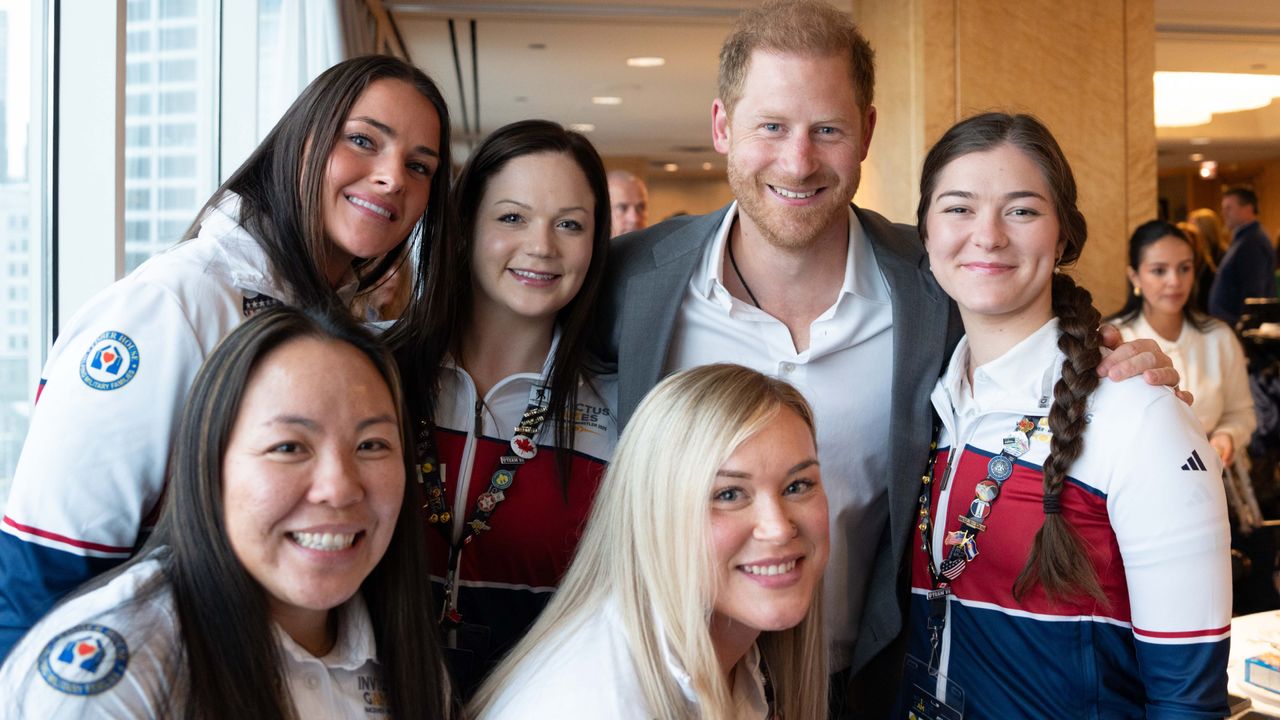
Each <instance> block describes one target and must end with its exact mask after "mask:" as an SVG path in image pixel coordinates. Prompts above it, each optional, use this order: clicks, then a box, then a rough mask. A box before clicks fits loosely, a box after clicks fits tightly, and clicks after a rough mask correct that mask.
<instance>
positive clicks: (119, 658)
mask: <svg viewBox="0 0 1280 720" xmlns="http://www.w3.org/2000/svg"><path fill="white" fill-rule="evenodd" d="M128 665H129V646H128V644H126V643H125V641H124V638H123V637H121V636H120V633H118V632H116V631H115V630H112V629H111V628H109V627H107V626H105V625H94V624H86V625H77V626H76V627H73V628H71V629H70V630H67V631H65V632H63V633H60V634H59V635H58V636H57V637H55V638H54V639H52V640H50V641H49V644H48V645H45V646H44V650H41V651H40V657H39V659H38V660H37V661H36V668H37V669H38V670H39V671H40V677H42V678H44V681H45V682H47V683H49V686H50V687H52V688H53V689H55V690H57V691H58V692H62V693H66V694H68V695H95V694H97V693H100V692H102V691H104V690H108V689H110V688H111V687H113V686H114V685H115V684H116V683H118V682H120V678H122V677H124V671H125V668H126V667H128Z"/></svg>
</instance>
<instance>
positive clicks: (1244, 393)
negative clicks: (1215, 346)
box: [1210, 331, 1258, 451]
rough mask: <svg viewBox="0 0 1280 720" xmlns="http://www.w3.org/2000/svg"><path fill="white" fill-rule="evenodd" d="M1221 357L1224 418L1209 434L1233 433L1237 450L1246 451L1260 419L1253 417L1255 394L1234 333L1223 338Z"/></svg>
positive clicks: (1232, 436)
mask: <svg viewBox="0 0 1280 720" xmlns="http://www.w3.org/2000/svg"><path fill="white" fill-rule="evenodd" d="M1218 357H1219V358H1220V360H1221V363H1222V367H1221V371H1222V418H1221V419H1219V420H1218V424H1217V426H1216V427H1214V428H1213V430H1212V431H1211V432H1210V434H1213V433H1217V432H1226V433H1230V434H1231V441H1232V442H1233V443H1235V446H1236V449H1237V450H1238V451H1243V450H1244V449H1245V448H1246V447H1248V445H1249V438H1250V437H1251V436H1252V435H1253V431H1254V428H1256V427H1257V426H1258V419H1257V416H1256V415H1255V414H1254V408H1253V394H1252V393H1251V392H1250V391H1249V374H1248V370H1247V366H1246V363H1245V359H1244V350H1243V349H1242V348H1241V347H1240V341H1239V340H1237V339H1236V336H1235V334H1234V333H1231V332H1229V331H1228V332H1227V333H1225V334H1224V335H1223V336H1222V338H1221V348H1220V352H1219V353H1218Z"/></svg>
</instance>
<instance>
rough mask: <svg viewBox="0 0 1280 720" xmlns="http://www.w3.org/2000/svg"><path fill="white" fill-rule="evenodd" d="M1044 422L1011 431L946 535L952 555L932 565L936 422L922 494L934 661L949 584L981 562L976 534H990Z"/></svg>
mask: <svg viewBox="0 0 1280 720" xmlns="http://www.w3.org/2000/svg"><path fill="white" fill-rule="evenodd" d="M1042 423H1045V424H1047V421H1046V419H1045V418H1041V417H1032V416H1023V417H1022V419H1020V420H1018V423H1017V424H1016V425H1015V426H1014V428H1013V430H1012V431H1010V432H1009V434H1007V435H1005V436H1004V439H1003V440H1002V442H1001V444H1002V446H1003V447H1002V448H1001V450H1000V454H999V455H995V456H993V457H992V458H991V459H990V460H989V461H987V475H986V477H985V478H983V479H982V481H981V482H979V483H978V485H977V487H976V488H974V493H973V494H974V498H973V501H972V502H970V503H969V509H968V510H967V511H966V512H965V513H964V514H963V515H960V516H959V518H957V519H958V520H959V521H960V524H961V526H962V527H961V528H960V529H959V530H953V531H951V532H949V533H947V536H946V538H944V540H943V543H944V544H945V545H947V546H948V547H949V548H950V550H948V551H947V556H946V558H945V559H943V561H942V564H941V565H937V564H935V563H934V561H933V541H932V537H933V520H932V519H931V518H930V517H929V510H930V506H931V505H932V502H933V501H932V497H931V495H932V487H931V486H932V484H933V480H934V477H935V474H934V469H935V467H936V466H937V464H938V438H939V437H940V434H941V426H940V425H939V424H938V423H936V422H935V423H934V426H933V442H932V443H930V445H929V466H928V470H927V471H926V472H925V474H924V475H923V476H921V478H920V481H921V483H923V485H924V489H923V491H922V492H921V493H920V524H919V528H920V540H921V549H922V550H924V555H925V560H926V561H927V562H928V566H929V576H930V578H931V579H932V580H933V589H931V590H930V591H929V594H928V598H929V624H928V627H929V634H930V644H931V646H932V648H933V652H932V655H933V656H935V657H936V655H937V652H938V638H939V636H940V635H941V634H942V630H943V628H945V627H946V624H947V596H948V595H950V594H951V583H952V582H954V581H955V579H956V578H958V577H960V575H961V574H963V573H964V571H965V568H966V567H968V564H969V563H970V562H972V561H973V560H974V559H975V558H976V557H978V534H979V533H981V532H983V531H984V530H986V529H987V525H986V522H984V521H989V519H990V517H991V509H992V506H993V505H994V504H995V501H996V499H997V498H998V497H999V496H1000V489H1001V487H1003V485H1004V483H1005V481H1006V480H1008V479H1009V478H1010V477H1012V476H1013V463H1014V461H1015V460H1017V459H1018V458H1020V457H1022V456H1023V455H1025V454H1026V452H1027V450H1029V449H1030V448H1031V433H1033V432H1034V431H1035V429H1036V427H1037V425H1038V424H1042ZM952 454H953V455H954V453H952ZM952 460H954V457H953V458H952ZM933 659H934V658H933V657H930V659H929V665H930V667H932V666H933Z"/></svg>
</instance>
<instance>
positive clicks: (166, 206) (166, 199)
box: [160, 187, 196, 210]
mask: <svg viewBox="0 0 1280 720" xmlns="http://www.w3.org/2000/svg"><path fill="white" fill-rule="evenodd" d="M195 204H196V189H195V188H191V187H185V188H163V189H161V190H160V209H161V210H186V209H187V208H189V207H193V206H194V205H195Z"/></svg>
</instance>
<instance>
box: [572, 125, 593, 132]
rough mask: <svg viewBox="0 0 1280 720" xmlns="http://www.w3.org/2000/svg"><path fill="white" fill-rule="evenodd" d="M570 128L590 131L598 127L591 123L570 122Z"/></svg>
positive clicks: (576, 130)
mask: <svg viewBox="0 0 1280 720" xmlns="http://www.w3.org/2000/svg"><path fill="white" fill-rule="evenodd" d="M569 129H570V130H572V131H574V132H580V133H589V132H591V131H592V130H595V129H596V126H595V125H592V124H591V123H569Z"/></svg>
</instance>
